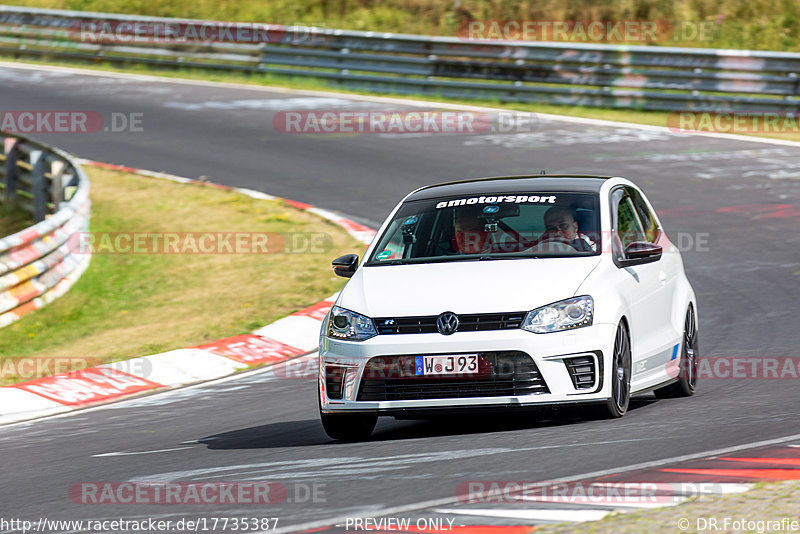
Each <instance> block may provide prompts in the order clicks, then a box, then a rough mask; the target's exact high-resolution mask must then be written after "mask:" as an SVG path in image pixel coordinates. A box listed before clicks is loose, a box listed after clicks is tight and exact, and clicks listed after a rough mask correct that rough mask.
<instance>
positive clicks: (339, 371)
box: [325, 365, 345, 399]
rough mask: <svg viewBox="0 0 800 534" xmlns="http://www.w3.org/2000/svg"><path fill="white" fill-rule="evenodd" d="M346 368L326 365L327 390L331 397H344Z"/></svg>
mask: <svg viewBox="0 0 800 534" xmlns="http://www.w3.org/2000/svg"><path fill="white" fill-rule="evenodd" d="M344 372H345V368H344V367H342V366H339V365H325V390H326V393H327V394H328V398H329V399H341V398H342V393H343V389H342V385H343V384H344Z"/></svg>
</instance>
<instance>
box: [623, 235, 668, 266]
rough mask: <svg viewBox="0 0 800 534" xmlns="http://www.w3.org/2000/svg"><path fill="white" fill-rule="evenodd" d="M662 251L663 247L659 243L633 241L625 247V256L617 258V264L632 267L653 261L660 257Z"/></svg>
mask: <svg viewBox="0 0 800 534" xmlns="http://www.w3.org/2000/svg"><path fill="white" fill-rule="evenodd" d="M662 253H663V249H662V248H661V246H660V245H656V244H654V243H649V242H647V241H634V242H633V243H630V244H629V245H628V246H627V247H625V257H624V258H619V259H618V260H617V264H618V265H619V266H620V267H632V266H634V265H644V264H645V263H653V262H655V261H658V260H660V259H661V254H662Z"/></svg>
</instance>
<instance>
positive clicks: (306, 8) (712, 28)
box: [0, 0, 800, 51]
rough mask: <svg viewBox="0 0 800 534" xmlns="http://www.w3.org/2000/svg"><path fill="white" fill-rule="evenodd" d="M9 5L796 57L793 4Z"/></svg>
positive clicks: (283, 1) (787, 0) (737, 0)
mask: <svg viewBox="0 0 800 534" xmlns="http://www.w3.org/2000/svg"><path fill="white" fill-rule="evenodd" d="M5 2H6V0H3V1H1V2H0V3H5ZM8 3H11V4H15V5H27V6H33V7H47V8H55V9H74V10H83V11H104V12H111V13H127V14H139V15H152V16H161V17H180V18H199V19H204V20H238V21H244V22H271V23H277V24H287V25H290V24H305V25H314V26H324V27H329V28H342V29H353V30H372V31H378V32H399V33H417V34H426V35H449V36H452V35H457V34H458V35H462V36H464V35H468V34H465V33H459V30H460V29H461V30H463V25H464V24H466V23H467V22H468V21H508V20H514V21H532V22H536V21H539V22H548V21H550V22H553V21H561V22H565V23H574V22H577V21H584V22H588V21H607V22H614V21H619V22H622V21H630V22H635V21H652V22H656V23H658V25H659V26H660V27H662V28H663V30H660V31H658V32H656V33H655V34H653V35H652V38H650V37H648V36H647V34H646V33H642V34H640V33H639V32H636V33H633V34H631V35H627V36H626V35H617V36H614V34H613V33H612V34H610V35H609V36H608V37H609V40H610V41H611V42H627V43H629V44H659V45H669V46H700V47H708V48H747V49H758V50H783V51H791V50H800V44H798V40H797V35H798V32H800V4H798V3H797V2H794V1H792V0H779V1H776V0H670V1H666V0H626V1H617V2H609V1H605V2H604V1H599V0H571V1H569V2H564V1H563V0H536V1H535V2H532V1H527V0H526V1H521V2H511V1H498V0H468V1H464V2H462V1H450V2H442V1H441V0H339V1H336V2H331V1H330V0H270V1H269V2H264V1H263V0H237V1H235V2H232V1H225V2H219V1H217V0H9V1H8ZM569 34H570V35H571V36H572V38H573V40H579V41H587V40H589V41H590V42H595V39H596V37H592V35H594V34H590V35H589V36H587V35H581V34H580V33H573V32H572V31H570V32H569ZM537 35H540V34H539V33H534V37H532V38H539V39H541V38H542V37H536V36H537ZM620 39H629V40H627V41H624V40H623V41H619V40H620ZM603 40H604V39H602V38H601V41H600V42H602V41H603Z"/></svg>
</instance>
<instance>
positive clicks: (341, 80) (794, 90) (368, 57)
mask: <svg viewBox="0 0 800 534" xmlns="http://www.w3.org/2000/svg"><path fill="white" fill-rule="evenodd" d="M104 22H106V23H110V24H120V23H124V22H146V23H152V24H159V23H162V24H178V23H182V24H187V23H188V24H196V25H202V24H217V23H212V22H207V21H189V20H186V19H169V18H158V17H144V16H141V17H140V16H131V15H115V14H106V13H89V12H79V11H61V10H45V9H33V8H26V7H2V6H0V55H7V56H8V55H10V56H14V57H21V58H29V57H44V58H47V57H53V58H63V59H71V60H87V61H92V62H108V63H113V64H144V65H152V66H158V67H171V68H203V69H214V70H224V71H235V72H244V73H273V74H280V75H286V76H303V77H313V78H320V79H325V80H328V81H329V82H331V83H333V84H336V85H339V86H342V87H346V88H352V89H361V90H369V91H370V92H385V93H404V94H419V93H422V94H427V95H431V96H443V97H453V98H480V99H490V100H500V101H513V102H539V103H547V104H563V105H580V106H599V107H612V108H632V109H644V110H666V111H678V110H693V111H748V112H761V111H778V112H793V111H796V110H798V109H800V77H799V75H800V54H796V53H787V52H761V51H748V50H716V49H701V48H674V47H659V46H620V45H601V44H585V43H552V42H520V41H482V42H475V41H469V40H466V39H461V38H457V37H432V36H421V35H405V34H391V33H377V32H358V31H346V30H332V29H326V28H305V27H294V26H290V27H285V26H269V29H268V31H267V32H266V36H267V38H266V39H264V40H265V41H266V42H257V43H253V42H247V43H243V42H227V40H226V42H210V41H200V40H196V41H187V42H176V41H174V40H173V41H171V42H148V39H141V37H143V36H142V35H139V34H136V33H134V32H135V31H136V30H134V29H131V33H130V34H129V35H130V37H131V41H132V42H122V43H121V42H115V41H113V40H112V41H110V42H102V39H100V40H98V42H93V39H86V38H85V35H84V38H83V39H82V38H81V35H82V34H81V31H80V30H81V28H82V26H81V24H82V23H83V24H86V23H96V24H97V25H101V24H102V23H104ZM252 26H253V25H251V24H247V23H231V27H232V28H233V29H234V30H236V28H237V27H241V28H244V29H247V28H252ZM84 27H85V26H84ZM235 34H236V33H235V31H234V32H233V35H235ZM134 36H138V37H140V39H133V37H134ZM117 41H119V40H117ZM142 41H144V42H142Z"/></svg>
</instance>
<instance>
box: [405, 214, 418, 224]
mask: <svg viewBox="0 0 800 534" xmlns="http://www.w3.org/2000/svg"><path fill="white" fill-rule="evenodd" d="M415 222H417V216H416V215H412V216H411V217H409V218H408V219H406V220H405V221H403V224H414V223H415Z"/></svg>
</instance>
